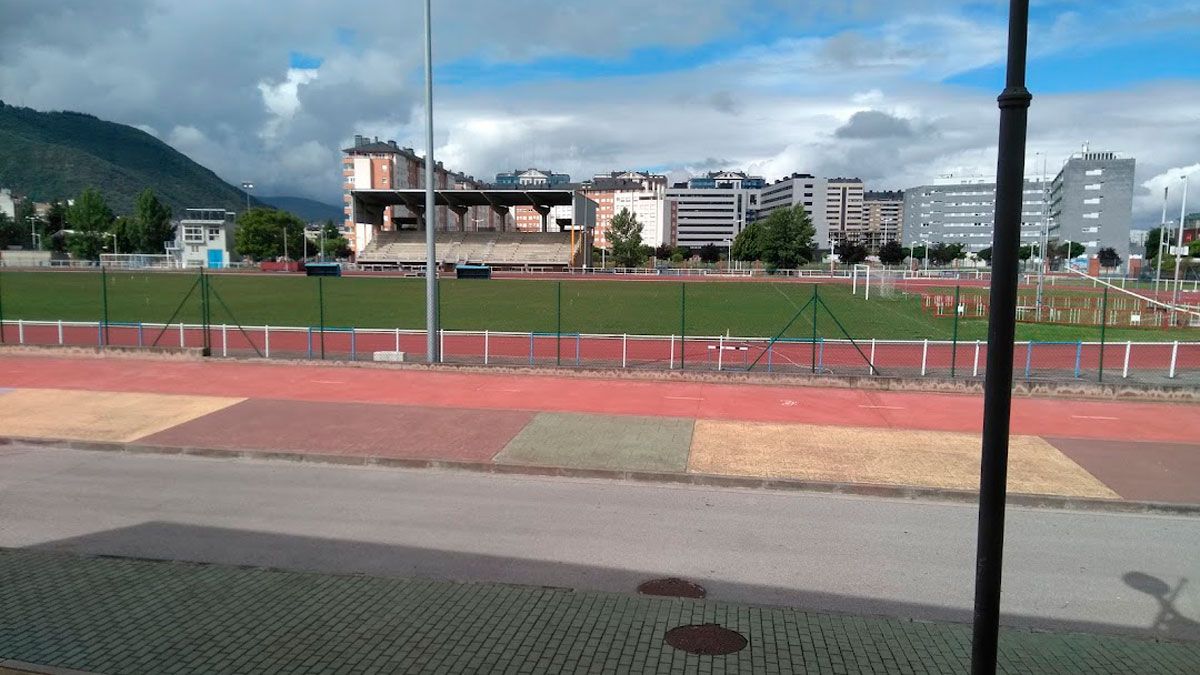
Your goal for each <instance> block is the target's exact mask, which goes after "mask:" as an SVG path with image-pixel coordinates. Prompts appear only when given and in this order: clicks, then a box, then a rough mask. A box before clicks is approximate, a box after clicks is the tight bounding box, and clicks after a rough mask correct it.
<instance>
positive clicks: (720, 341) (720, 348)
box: [717, 310, 816, 370]
mask: <svg viewBox="0 0 1200 675" xmlns="http://www.w3.org/2000/svg"><path fill="white" fill-rule="evenodd" d="M813 311H816V310H813ZM723 363H725V336H724V335H720V336H718V337H717V370H720V369H721V365H722V364H723Z"/></svg>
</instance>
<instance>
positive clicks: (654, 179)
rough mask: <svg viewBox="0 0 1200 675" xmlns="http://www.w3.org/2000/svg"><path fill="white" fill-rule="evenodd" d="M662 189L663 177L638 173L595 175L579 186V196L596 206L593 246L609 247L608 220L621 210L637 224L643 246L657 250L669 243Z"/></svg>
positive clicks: (610, 220) (623, 172)
mask: <svg viewBox="0 0 1200 675" xmlns="http://www.w3.org/2000/svg"><path fill="white" fill-rule="evenodd" d="M666 185H667V177H666V176H663V175H659V174H650V173H644V172H640V171H614V172H612V173H607V174H598V175H596V176H595V177H593V178H592V179H591V180H589V181H587V182H586V183H583V184H582V185H580V186H579V190H580V192H582V193H583V194H584V195H585V196H586V197H588V198H589V199H591V200H593V201H595V202H596V222H595V229H594V230H593V233H592V236H593V241H594V243H595V245H596V246H598V247H600V248H609V247H610V245H611V244H610V242H609V237H608V232H609V228H610V226H611V224H612V219H613V217H614V216H616V215H617V214H619V213H621V211H625V210H628V211H629V213H631V214H632V215H633V216H635V217H636V218H637V221H638V222H639V223H641V225H642V243H643V244H645V245H647V246H655V247H657V246H659V245H660V244H663V243H664V242H668V241H670V223H669V221H668V213H669V211H668V208H667V198H666V192H667V190H666Z"/></svg>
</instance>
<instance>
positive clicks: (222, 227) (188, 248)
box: [167, 209, 241, 269]
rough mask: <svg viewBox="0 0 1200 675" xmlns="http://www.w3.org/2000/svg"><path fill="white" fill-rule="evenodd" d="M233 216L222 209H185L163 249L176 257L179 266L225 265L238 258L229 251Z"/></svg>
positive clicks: (210, 266)
mask: <svg viewBox="0 0 1200 675" xmlns="http://www.w3.org/2000/svg"><path fill="white" fill-rule="evenodd" d="M235 216H236V214H234V213H233V212H232V211H226V210H225V209H187V210H186V211H185V212H184V216H183V218H182V219H181V220H180V221H179V226H178V227H176V228H175V241H174V242H171V243H169V244H168V246H167V252H168V253H171V254H173V255H175V256H176V257H177V258H178V259H179V264H180V266H181V267H207V268H209V269H223V268H226V267H228V266H229V264H230V263H234V262H237V261H238V260H240V259H241V257H240V256H238V255H237V254H236V253H234V251H233V233H234V230H236V229H237V223H236V222H235V220H234V219H235Z"/></svg>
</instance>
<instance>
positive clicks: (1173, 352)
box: [1167, 340, 1179, 380]
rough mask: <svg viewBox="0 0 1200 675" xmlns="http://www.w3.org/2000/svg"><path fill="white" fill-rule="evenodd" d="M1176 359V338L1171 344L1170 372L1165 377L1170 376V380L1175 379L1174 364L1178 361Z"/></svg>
mask: <svg viewBox="0 0 1200 675" xmlns="http://www.w3.org/2000/svg"><path fill="white" fill-rule="evenodd" d="M1178 360H1179V341H1178V340H1176V341H1175V344H1173V345H1171V372H1169V373H1167V377H1169V378H1171V379H1172V380H1173V379H1175V364H1176V363H1177V362H1178Z"/></svg>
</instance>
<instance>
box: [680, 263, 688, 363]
mask: <svg viewBox="0 0 1200 675" xmlns="http://www.w3.org/2000/svg"><path fill="white" fill-rule="evenodd" d="M686 334H687V282H686V281H683V282H680V283H679V369H680V370H686V368H685V367H684V360H683V355H684V354H685V353H686V351H687V350H686V349H685V347H686V346H687V341H686V339H685V338H684V336H685V335H686Z"/></svg>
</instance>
